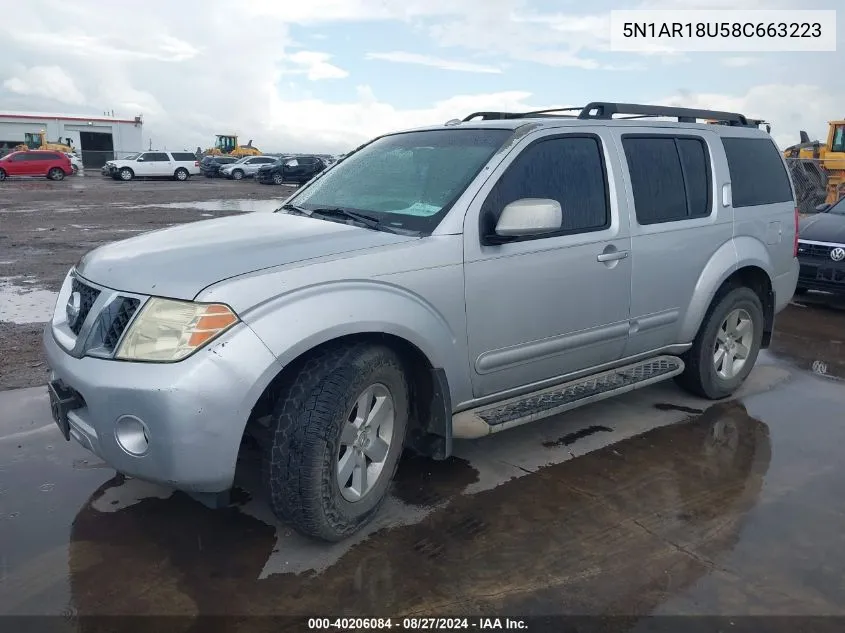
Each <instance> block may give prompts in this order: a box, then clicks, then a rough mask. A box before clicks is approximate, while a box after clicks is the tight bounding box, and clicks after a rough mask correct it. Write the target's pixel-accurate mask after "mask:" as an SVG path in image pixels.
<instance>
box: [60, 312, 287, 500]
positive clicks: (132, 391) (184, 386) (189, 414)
mask: <svg viewBox="0 0 845 633" xmlns="http://www.w3.org/2000/svg"><path fill="white" fill-rule="evenodd" d="M43 341H44V348H45V351H46V355H47V362H48V364H49V366H50V368H51V369H52V376H51V384H52V385H60V386H61V387H62V388H64V389H68V388H69V389H70V390H72V391H70V392H68V391H66V392H65V393H73V394H75V395H78V396H79V398H78V400H77V402H76V403H75V404H73V405H71V410H70V411H68V412H67V415H66V420H67V426H68V429H67V430H68V432H69V436H70V437H72V438H73V439H74V440H76V441H77V442H79V443H80V444H81V445H82V446H84V447H85V448H87V449H88V450H90V451H91V452H92V453H94V454H96V455H97V456H99V457H100V458H102V459H103V460H104V461H105V462H107V463H108V464H109V465H110V466H112V467H113V468H114V469H115V470H117V471H118V472H121V473H124V474H126V475H130V476H133V477H137V478H139V479H144V480H147V481H153V482H156V483H160V484H164V485H167V486H170V487H172V488H176V489H179V490H185V491H188V492H200V493H216V492H222V491H225V490H228V489H229V488H230V487H231V485H232V481H233V479H234V474H235V465H236V461H237V455H238V450H239V447H240V442H241V437H242V435H243V430H244V427H245V425H246V421H247V419H248V418H249V415H250V413H251V410H252V407H253V406H254V404H255V402H256V401H257V400H258V397H259V396H260V394H261V392H262V391H263V389H264V388H265V387H266V385H267V384H268V383H269V381H270V379H271V378H272V376H273V375H275V374H276V373H277V371H278V370H279V369H281V368H280V367H278V365H277V363H276V360H275V358H274V357H273V355H272V354H271V353H270V351H269V350H268V349H267V347H266V346H265V345H264V344H263V343H262V342H261V340H260V339H259V338H258V337H257V336H256V334H255V333H254V332H253V331H252V330H251V329H250V328H249V327H247V326H246V325H244V324H239V325H237V326H236V327H234V328H232V330H230V331H229V332H227V333H226V334H224V335H223V336H222V337H220V338H219V339H217V340H215V341H213V342H212V343H211V344H210V345H209V346H207V347H205V348H203V349H201V350H199V351H198V352H196V353H195V354H194V355H192V356H189V357H188V358H186V359H184V360H183V361H180V362H176V363H140V362H125V361H117V360H109V359H102V358H92V357H87V356H86V357H83V358H75V357H74V356H72V355H71V354H69V353H68V352H67V351H65V349H64V348H63V347H61V346H60V345H59V344H58V342H57V340H56V337H55V336H54V334H53V325H52V324H48V325H47V327H46V328H45V330H44V335H43ZM74 406H75V407H76V408H72V407H74ZM126 420H130V421H131V423H132V424H135V425H137V422H136V421H140V422H141V423H142V424H143V427H144V435H145V436H146V448H145V449H144V450H143V452H142V454H133V453H132V452H130V451H129V450H127V449H126V448H124V447H123V446H122V445H121V443H120V441H119V439H118V437H119V435H120V433H121V431H120V430H119V429H125V428H126ZM124 440H125V438H124ZM125 444H126V442H125V441H124V445H125ZM136 452H137V451H136Z"/></svg>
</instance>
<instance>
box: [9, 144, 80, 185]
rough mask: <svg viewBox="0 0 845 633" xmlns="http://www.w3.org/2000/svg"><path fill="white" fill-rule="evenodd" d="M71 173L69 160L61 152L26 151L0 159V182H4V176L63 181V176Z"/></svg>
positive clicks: (71, 168)
mask: <svg viewBox="0 0 845 633" xmlns="http://www.w3.org/2000/svg"><path fill="white" fill-rule="evenodd" d="M72 173H73V166H72V165H71V164H70V159H69V158H68V157H67V156H65V155H64V154H63V153H61V152H49V151H46V150H26V151H23V152H12V153H10V154H7V155H6V156H4V157H3V158H0V180H5V179H6V176H39V177H42V178H44V177H46V178H49V179H50V180H64V177H65V176H70V175H71V174H72Z"/></svg>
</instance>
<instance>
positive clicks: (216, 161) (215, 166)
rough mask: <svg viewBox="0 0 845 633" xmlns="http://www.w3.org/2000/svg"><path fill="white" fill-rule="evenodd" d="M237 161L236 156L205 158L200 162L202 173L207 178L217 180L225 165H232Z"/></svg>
mask: <svg viewBox="0 0 845 633" xmlns="http://www.w3.org/2000/svg"><path fill="white" fill-rule="evenodd" d="M236 160H238V159H237V157H236V156H205V157H203V159H202V160H201V161H200V172H201V173H202V175H203V176H205V177H206V178H216V177H218V176H219V175H220V168H221V167H222V166H223V165H231V164H232V163H234V162H235V161H236Z"/></svg>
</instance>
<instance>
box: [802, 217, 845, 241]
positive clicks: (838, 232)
mask: <svg viewBox="0 0 845 633" xmlns="http://www.w3.org/2000/svg"><path fill="white" fill-rule="evenodd" d="M798 238H799V239H802V240H811V241H813V242H834V243H836V244H845V215H839V214H836V213H819V214H816V215H814V216H812V217H809V218H804V219H802V220H801V221H800V222H799V223H798Z"/></svg>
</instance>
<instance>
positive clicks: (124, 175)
mask: <svg viewBox="0 0 845 633" xmlns="http://www.w3.org/2000/svg"><path fill="white" fill-rule="evenodd" d="M116 176H117V178H119V179H120V180H122V181H123V182H129V181H130V180H132V179H133V178H134V177H135V172H133V171H132V170H131V169H129V168H128V167H123V168H121V170H120V171H118V172H117V174H116Z"/></svg>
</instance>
